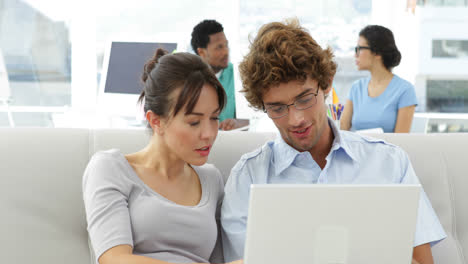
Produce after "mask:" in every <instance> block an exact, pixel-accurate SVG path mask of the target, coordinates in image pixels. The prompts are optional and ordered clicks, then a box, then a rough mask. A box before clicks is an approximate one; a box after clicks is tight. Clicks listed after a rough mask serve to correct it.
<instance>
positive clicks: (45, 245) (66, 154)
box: [0, 128, 468, 264]
mask: <svg viewBox="0 0 468 264" xmlns="http://www.w3.org/2000/svg"><path fill="white" fill-rule="evenodd" d="M374 136H375V137H379V138H384V139H386V140H388V141H389V142H392V143H394V144H396V145H399V146H401V147H402V148H403V149H405V150H406V151H407V152H408V154H409V156H410V159H411V161H412V163H413V167H414V169H415V171H416V173H417V175H418V176H419V178H420V180H421V183H422V184H423V186H424V189H425V191H426V193H427V195H428V196H429V199H430V200H431V202H432V205H433V207H434V209H435V210H436V213H437V214H438V216H439V219H440V220H441V222H442V224H443V226H444V228H445V230H446V232H447V234H448V235H449V237H448V239H446V240H444V241H443V242H441V243H439V244H437V245H436V246H435V247H434V248H433V253H434V257H435V259H436V263H444V264H445V263H450V264H468V262H467V257H468V210H467V208H468V193H467V192H466V190H467V189H468V175H467V171H468V159H467V158H466V157H467V156H468V155H467V154H468V134H428V135H422V134H421V135H415V134H405V135H404V134H378V135H374ZM274 137H275V133H252V132H221V133H220V134H219V136H218V139H217V141H216V143H215V145H214V146H213V151H212V153H211V154H210V157H209V162H210V163H213V164H215V165H216V166H217V167H218V168H219V169H220V170H221V172H222V173H223V174H224V175H225V176H226V177H227V176H228V175H229V171H230V169H231V167H232V166H233V165H234V164H235V163H236V162H237V161H238V160H239V158H240V156H241V155H242V154H243V153H246V152H249V151H252V150H253V149H255V148H256V147H259V146H261V145H263V144H264V143H265V142H266V141H268V140H270V139H273V138H274ZM148 139H149V133H148V132H147V131H146V130H116V129H107V130H87V129H47V128H14V129H11V128H1V129H0V172H1V176H2V180H3V181H2V185H1V186H2V187H1V188H2V191H1V192H0V208H1V209H2V211H3V215H2V217H0V233H1V234H2V240H1V241H2V242H1V244H0V247H1V248H2V251H4V252H2V261H4V262H5V263H20V264H22V263H36V264H38V263H39V264H42V263H44V264H45V263H47V264H55V263H57V264H58V263H67V264H75V263H76V264H83V263H93V261H92V258H93V257H92V254H90V251H89V248H88V239H87V232H86V220H85V215H84V207H83V200H82V196H81V178H82V175H83V171H84V169H85V167H86V164H87V163H88V160H89V158H90V156H92V155H93V154H94V153H95V152H96V151H99V150H104V149H109V148H119V149H121V151H122V152H124V153H131V152H134V151H137V150H139V149H141V148H142V147H144V146H145V145H146V144H147V143H148Z"/></svg>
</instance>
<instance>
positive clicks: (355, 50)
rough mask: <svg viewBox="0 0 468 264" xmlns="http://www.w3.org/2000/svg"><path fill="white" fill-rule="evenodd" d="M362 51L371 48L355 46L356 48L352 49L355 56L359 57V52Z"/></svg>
mask: <svg viewBox="0 0 468 264" xmlns="http://www.w3.org/2000/svg"><path fill="white" fill-rule="evenodd" d="M362 49H368V50H370V49H371V48H370V47H367V46H356V47H354V52H355V53H356V55H359V53H360V52H361V50H362Z"/></svg>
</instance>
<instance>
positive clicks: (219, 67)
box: [211, 64, 228, 73]
mask: <svg viewBox="0 0 468 264" xmlns="http://www.w3.org/2000/svg"><path fill="white" fill-rule="evenodd" d="M227 67H228V64H226V65H225V66H224V65H216V66H213V65H211V68H212V69H213V71H214V72H216V73H217V72H219V71H221V70H224V69H226V68H227Z"/></svg>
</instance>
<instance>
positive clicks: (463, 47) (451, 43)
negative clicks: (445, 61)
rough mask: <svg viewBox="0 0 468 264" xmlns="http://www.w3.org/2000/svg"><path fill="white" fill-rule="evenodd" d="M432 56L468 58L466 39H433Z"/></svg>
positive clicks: (467, 41)
mask: <svg viewBox="0 0 468 264" xmlns="http://www.w3.org/2000/svg"><path fill="white" fill-rule="evenodd" d="M432 57H433V58H464V59H468V40H451V39H443V40H442V39H434V40H432Z"/></svg>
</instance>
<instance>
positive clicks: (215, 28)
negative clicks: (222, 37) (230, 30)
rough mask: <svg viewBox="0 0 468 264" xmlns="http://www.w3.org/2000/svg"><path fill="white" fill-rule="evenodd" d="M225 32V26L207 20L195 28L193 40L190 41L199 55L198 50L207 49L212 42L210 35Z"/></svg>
mask: <svg viewBox="0 0 468 264" xmlns="http://www.w3.org/2000/svg"><path fill="white" fill-rule="evenodd" d="M223 31H224V29H223V26H222V25H221V24H220V23H218V22H217V21H216V20H208V19H205V20H203V21H202V22H200V23H198V25H196V26H195V27H194V28H193V31H192V40H191V41H190V44H191V45H192V49H193V51H194V52H195V53H196V54H197V55H199V54H198V51H197V49H198V48H206V46H207V45H208V43H209V42H210V35H212V34H216V33H219V32H223Z"/></svg>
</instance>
